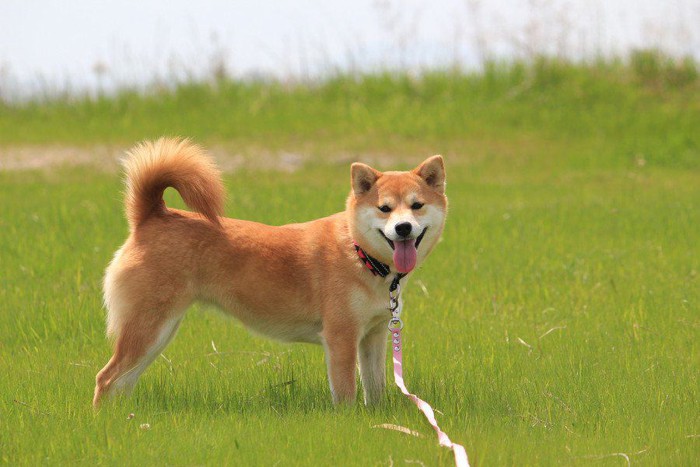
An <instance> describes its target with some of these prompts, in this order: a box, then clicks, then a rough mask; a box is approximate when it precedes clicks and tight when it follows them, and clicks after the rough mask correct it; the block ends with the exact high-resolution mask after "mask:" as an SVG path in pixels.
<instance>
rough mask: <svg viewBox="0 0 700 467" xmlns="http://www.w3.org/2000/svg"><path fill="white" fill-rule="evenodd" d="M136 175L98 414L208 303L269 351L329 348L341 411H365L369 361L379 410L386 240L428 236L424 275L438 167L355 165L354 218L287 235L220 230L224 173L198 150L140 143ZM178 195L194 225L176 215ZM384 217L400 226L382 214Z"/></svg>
mask: <svg viewBox="0 0 700 467" xmlns="http://www.w3.org/2000/svg"><path fill="white" fill-rule="evenodd" d="M125 169H126V217H127V219H128V221H129V227H130V231H131V232H130V235H129V238H128V239H127V240H126V243H124V245H123V246H122V247H121V248H120V249H119V250H118V251H117V252H116V254H115V255H114V259H113V260H112V262H111V264H110V265H109V267H108V268H107V272H106V275H105V281H104V299H105V305H106V308H107V310H108V315H107V333H108V335H109V336H110V337H111V338H113V339H114V355H113V356H112V358H111V359H110V360H109V362H108V363H107V365H106V366H105V367H104V368H103V369H102V370H101V371H100V372H99V373H98V374H97V378H96V382H97V384H96V387H95V396H94V400H93V404H94V405H95V406H97V405H98V404H99V403H100V401H101V400H102V399H103V397H104V396H106V395H108V394H114V393H119V392H122V391H125V390H129V389H131V388H132V387H133V386H134V384H135V383H136V381H137V380H138V378H139V376H140V375H141V373H142V372H143V371H144V370H145V369H146V367H148V365H149V364H150V363H151V362H153V360H154V359H155V358H156V357H157V356H158V355H159V354H160V353H161V352H162V351H163V349H164V348H165V346H166V345H167V344H168V342H170V340H171V339H172V338H173V336H174V335H175V333H176V332H177V329H178V326H179V324H180V321H181V320H182V317H183V315H184V313H185V310H186V309H187V307H188V306H189V305H190V304H191V303H192V302H194V301H197V300H198V301H204V302H209V303H214V304H216V305H217V306H218V307H220V308H221V309H222V310H224V311H225V312H226V313H228V314H231V315H233V316H235V317H237V318H238V319H239V320H240V321H242V322H243V323H244V324H245V325H246V326H247V327H249V328H250V329H253V330H255V331H257V332H259V333H262V334H265V335H267V336H270V337H272V338H276V339H280V340H284V341H297V342H312V343H319V344H322V345H323V346H324V348H325V352H326V361H327V365H328V379H329V382H330V387H331V392H332V395H333V401H334V402H335V403H338V402H352V401H353V400H354V399H355V395H356V387H355V368H356V365H357V362H358V358H359V364H360V373H361V380H362V385H363V389H364V397H365V403H373V402H377V401H378V400H379V399H380V397H381V395H382V392H383V389H384V386H385V356H386V341H387V339H386V337H387V322H388V318H389V313H388V311H387V308H386V307H387V300H388V287H389V283H390V282H391V280H392V278H393V277H394V272H395V270H396V268H395V267H394V262H393V261H392V254H393V251H392V246H391V245H390V242H388V241H387V239H390V240H393V241H394V242H396V241H401V240H402V239H403V238H408V239H409V240H410V239H415V238H416V237H417V236H418V235H419V234H420V233H421V232H423V231H424V229H426V228H427V230H425V233H424V238H423V239H422V241H421V243H420V245H419V248H418V251H417V261H416V262H414V265H419V264H420V263H421V262H422V261H423V259H425V257H426V256H427V255H428V253H429V252H430V251H431V250H432V248H433V247H434V246H435V244H436V243H437V241H438V239H439V238H440V235H441V232H442V229H443V225H444V222H445V216H446V212H447V198H446V197H445V194H444V189H445V170H444V166H443V160H442V157H441V156H433V157H431V158H429V159H427V160H426V161H425V162H423V163H422V164H421V165H420V166H418V167H417V168H416V169H414V170H412V171H410V172H384V173H382V172H379V171H376V170H374V169H373V168H371V167H369V166H367V165H365V164H360V163H355V164H353V165H352V170H351V183H352V191H351V193H350V195H349V196H348V199H347V205H346V210H345V211H343V212H340V213H337V214H334V215H332V216H329V217H325V218H322V219H317V220H314V221H311V222H306V223H302V224H290V225H284V226H280V227H273V226H268V225H263V224H259V223H256V222H250V221H244V220H236V219H228V218H223V217H220V215H221V213H222V207H223V205H224V188H223V185H222V182H221V179H220V175H219V172H218V170H217V169H216V167H215V166H214V164H213V162H212V161H211V159H210V158H209V157H208V156H207V155H206V153H205V152H204V151H203V150H202V149H200V148H199V147H197V146H195V145H194V144H192V143H190V142H188V141H187V140H175V139H160V140H158V141H156V142H154V143H150V142H146V143H142V144H140V145H138V146H136V147H135V148H133V149H132V150H131V151H130V152H129V154H128V157H127V159H126V161H125ZM167 187H174V188H175V189H176V190H177V191H178V192H179V193H180V195H181V196H182V198H183V199H184V201H185V203H186V204H187V205H188V206H189V207H190V208H192V209H193V210H194V211H196V213H193V212H188V211H181V210H177V209H170V208H167V207H166V206H165V203H164V202H163V198H162V195H163V191H164V190H165V189H166V188H167ZM290 202H293V200H290ZM416 203H419V204H423V206H422V207H419V205H418V204H416ZM383 206H386V207H385V208H384V209H385V210H386V209H387V207H388V208H391V212H388V213H385V212H382V211H381V210H380V209H378V208H380V207H383ZM407 222H408V223H410V224H411V227H412V232H411V233H410V234H409V235H408V236H405V237H400V236H399V235H398V233H397V231H396V226H397V225H398V224H402V223H403V224H405V223H407ZM384 237H386V238H384ZM353 241H355V242H356V243H357V244H358V245H360V246H361V248H362V249H364V250H365V251H366V252H367V253H369V254H370V255H372V256H374V257H375V258H377V259H379V260H381V261H382V262H384V263H386V264H388V265H390V266H391V267H392V274H390V275H389V276H388V277H386V278H381V277H379V276H374V275H373V274H372V273H371V272H370V271H369V270H368V269H367V268H366V267H365V265H363V263H362V262H361V261H360V260H359V259H358V255H357V253H356V251H355V248H354V246H353ZM411 268H412V267H411ZM406 280H407V279H403V281H402V284H403V283H405V281H406Z"/></svg>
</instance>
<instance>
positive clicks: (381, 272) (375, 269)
mask: <svg viewBox="0 0 700 467" xmlns="http://www.w3.org/2000/svg"><path fill="white" fill-rule="evenodd" d="M352 243H353V245H355V251H356V252H357V256H358V257H359V258H360V261H362V263H363V264H364V265H365V266H367V269H369V270H370V271H372V275H375V276H379V277H382V278H384V277H386V276H388V275H389V274H391V268H390V267H389V265H388V264H385V263H382V262H381V261H379V260H378V259H377V258H374V257H372V256H370V255H368V254H367V252H365V250H363V249H362V247H361V246H360V245H358V244H357V242H355V241H353V242H352ZM405 275H406V274H404V273H401V272H398V273H396V277H394V280H393V281H392V282H391V285H390V286H389V290H390V291H392V292H393V291H394V290H396V287H397V286H398V285H399V281H400V280H401V279H403V277H404V276H405Z"/></svg>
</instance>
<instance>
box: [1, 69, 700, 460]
mask: <svg viewBox="0 0 700 467" xmlns="http://www.w3.org/2000/svg"><path fill="white" fill-rule="evenodd" d="M642 58H644V57H642ZM642 58H640V60H642ZM644 59H645V60H647V58H644ZM542 66H543V67H545V68H546V69H545V70H544V71H537V66H533V67H518V66H513V67H509V68H506V69H500V68H497V69H493V70H487V71H486V73H485V74H483V75H480V76H457V75H451V74H432V75H431V74H429V75H426V76H425V77H424V78H423V79H422V80H418V81H413V80H411V79H410V78H408V77H392V76H388V75H386V76H372V77H365V78H363V79H361V80H354V79H351V78H348V77H345V78H338V79H335V80H332V81H329V82H327V83H323V84H321V85H318V86H299V87H294V88H292V89H288V88H285V87H284V86H282V85H279V84H270V85H264V84H249V83H248V84H245V83H220V85H219V86H218V87H216V88H214V87H211V86H208V85H187V86H184V87H182V88H179V89H177V90H176V91H174V92H171V93H165V94H160V95H149V96H137V95H132V94H124V95H121V96H118V97H116V98H114V99H107V98H105V99H102V100H98V101H90V100H78V101H73V100H66V101H61V100H55V101H50V102H43V103H39V102H34V103H29V104H26V105H23V106H19V107H10V106H4V107H3V108H2V110H0V122H1V123H0V135H1V138H2V139H3V141H4V142H5V143H6V144H12V145H18V144H43V143H51V144H57V143H61V144H70V145H90V144H94V143H100V142H109V143H114V144H122V143H124V142H127V141H130V140H132V139H139V138H142V137H151V136H156V135H157V134H159V133H168V134H176V133H179V134H186V135H193V136H195V137H197V138H198V139H199V140H203V141H205V142H208V143H211V144H215V143H223V144H230V145H236V144H241V145H242V146H243V147H245V148H248V149H247V150H250V151H253V150H254V148H256V147H264V148H270V149H271V150H275V149H279V148H293V149H295V150H306V151H309V152H312V153H314V154H316V158H315V159H314V160H313V163H311V162H309V163H307V164H306V165H305V166H304V167H302V168H301V169H300V170H298V171H297V172H294V173H291V174H288V173H284V174H283V173H278V172H275V171H260V170H243V171H239V172H236V173H233V174H229V175H228V176H227V179H226V182H227V186H228V191H229V203H228V206H227V214H228V215H230V216H234V217H241V218H248V219H256V220H260V221H263V222H269V223H276V224H280V223H286V222H293V221H301V220H306V219H310V218H314V217H318V216H322V215H326V214H329V213H332V212H335V211H337V210H339V209H341V208H342V205H343V202H344V197H345V196H346V194H347V191H348V189H349V187H348V179H349V175H348V171H349V169H348V167H347V164H345V163H342V164H340V163H338V161H337V159H336V158H335V157H328V156H334V155H335V154H337V153H338V152H339V151H340V150H341V149H343V148H345V149H347V151H348V152H350V153H354V152H357V153H360V154H365V153H384V154H403V155H405V157H406V158H407V159H413V158H416V157H419V156H420V155H428V154H431V153H433V152H440V151H442V152H444V153H445V155H446V160H447V165H448V167H447V169H448V182H449V183H448V195H449V197H450V215H449V219H448V223H447V227H446V231H445V234H444V240H443V242H442V243H441V244H440V245H439V246H438V247H437V248H436V250H435V252H434V253H433V255H432V256H431V257H430V259H429V260H428V261H427V263H426V264H425V265H424V266H423V267H422V268H421V269H420V270H419V271H417V272H416V274H415V277H414V279H413V280H412V283H411V284H410V286H409V287H408V289H407V290H406V292H405V294H406V295H405V300H406V306H405V309H404V310H405V313H406V322H407V327H406V335H405V339H406V353H405V359H406V366H407V368H406V378H407V385H408V387H409V389H411V390H413V391H414V392H416V393H417V394H419V395H420V396H422V397H423V398H424V399H426V400H428V401H429V402H430V403H431V404H433V406H434V407H436V408H438V409H439V410H440V411H441V412H443V415H438V417H439V421H440V422H441V425H442V426H443V428H444V429H445V431H447V433H449V435H450V436H451V437H452V438H453V439H454V440H456V441H458V442H461V443H462V444H464V445H465V446H466V448H467V451H468V452H469V455H470V459H471V461H472V462H473V463H474V464H476V465H503V464H518V465H523V464H525V465H533V464H544V465H551V464H591V463H595V464H602V465H622V464H624V463H625V459H624V456H623V455H622V453H624V454H625V455H626V456H628V457H629V459H630V461H631V462H633V463H636V462H645V463H648V464H652V465H690V464H692V463H693V462H695V460H696V459H698V458H699V457H700V439H699V438H698V435H700V417H698V414H699V413H700V407H699V406H698V405H699V404H698V400H700V390H699V388H700V385H699V384H698V368H699V366H700V365H699V364H700V345H699V344H698V342H699V339H698V337H699V332H700V331H699V329H700V313H699V312H698V311H699V306H700V286H699V285H700V284H699V281H700V279H699V277H698V275H699V273H700V251H699V250H698V245H699V244H700V231H699V230H698V229H697V226H698V225H699V224H700V207H699V205H698V199H700V171H698V168H700V163H699V161H698V159H699V158H700V156H699V154H698V142H699V141H698V138H700V135H699V134H698V132H697V128H699V127H700V112H699V109H700V107H699V106H700V104H699V102H698V98H697V82H696V81H692V80H691V81H690V82H683V83H680V84H678V83H677V82H675V81H672V82H671V81H667V80H664V79H661V78H658V79H648V80H645V79H642V78H643V77H644V76H646V75H643V74H642V75H640V74H639V73H642V72H638V71H635V69H636V68H634V67H625V66H622V65H619V64H618V65H616V64H607V65H606V64H600V65H595V66H591V67H589V68H585V67H582V66H573V65H557V66H554V65H553V64H550V65H546V66H545V65H542ZM645 67H646V68H645ZM637 68H639V69H641V70H642V71H643V72H644V73H647V72H646V71H644V70H647V69H648V68H649V67H648V66H646V65H638V66H637ZM657 68H658V67H657ZM661 69H662V71H663V70H664V69H665V68H663V67H662V68H661ZM538 73H539V74H540V75H542V76H541V77H540V78H537V76H538ZM655 73H656V72H655ZM654 76H657V77H658V73H657V74H656V75H654ZM662 76H663V74H662ZM545 78H546V79H545ZM543 80H544V81H543ZM234 91H235V92H238V93H241V96H242V97H240V99H239V100H236V99H234V98H233V97H232V96H233V95H235V93H234ZM246 93H248V94H246ZM263 95H266V96H268V97H267V98H266V99H267V100H263V101H262V102H261V104H260V107H259V110H258V111H257V113H256V112H255V109H254V108H251V107H249V106H247V105H249V104H250V103H251V102H253V98H254V97H255V98H260V96H263ZM245 115H249V118H248V119H246V118H245ZM110 122H111V123H110ZM380 168H382V169H390V168H408V163H407V162H405V161H403V158H402V157H398V158H396V163H395V164H393V165H392V166H391V167H389V166H383V167H380ZM120 190H121V184H120V180H119V177H118V176H117V175H116V174H112V173H105V172H101V171H96V170H91V169H81V168H63V169H54V170H51V171H46V170H44V171H24V172H0V206H2V211H1V212H2V214H1V215H0V280H1V281H2V287H1V288H0V374H2V375H4V377H3V378H2V379H0V395H2V397H1V398H0V446H1V447H2V449H0V459H1V460H2V462H4V463H8V464H25V465H26V464H96V463H100V464H145V463H157V464H186V465H191V464H211V465H216V464H242V465H245V464H251V465H270V464H274V463H280V464H292V465H298V464H301V465H312V464H327V465H328V464H343V465H389V464H390V463H391V462H392V461H393V462H394V463H395V464H399V465H402V464H405V463H410V461H421V462H423V463H425V464H426V465H449V464H450V462H451V455H450V453H449V451H447V450H446V449H444V448H440V447H439V446H438V445H437V443H436V441H435V439H434V437H433V433H432V431H431V430H430V428H429V426H428V425H427V424H426V423H425V422H424V421H423V419H422V418H421V415H420V414H419V413H418V412H417V411H416V410H415V408H414V407H413V406H412V405H411V404H410V402H408V401H407V400H404V398H403V397H402V396H401V395H400V394H399V392H398V390H396V389H395V388H393V387H390V388H389V389H388V391H387V396H386V400H385V401H384V403H383V405H382V406H380V407H378V408H372V409H368V408H365V407H363V406H362V405H361V404H358V405H356V406H354V407H351V408H341V409H334V408H333V407H332V405H331V404H330V395H329V393H328V389H327V383H326V376H325V365H324V362H323V353H322V351H321V349H320V348H318V347H314V346H308V345H302V344H297V345H283V344H278V343H275V342H270V341H267V340H264V339H262V338H259V337H256V336H253V335H250V334H249V333H248V332H247V331H245V330H244V329H243V328H242V327H241V326H240V325H238V324H236V323H235V322H233V321H229V320H226V319H224V318H222V317H221V316H219V315H217V314H216V313H211V312H210V311H211V310H207V309H204V308H202V307H195V308H194V309H193V310H191V312H190V313H189V314H188V316H187V318H186V319H185V323H184V324H183V326H182V328H181V331H180V333H179V335H178V337H177V338H176V339H175V341H174V342H173V343H172V344H171V345H170V346H169V347H168V348H167V349H166V351H165V353H164V358H160V359H158V360H157V361H156V363H154V365H153V366H152V367H151V368H150V369H149V370H148V371H147V372H146V373H145V374H144V376H143V378H142V380H141V382H140V383H139V386H137V389H136V391H135V393H134V395H133V396H132V397H131V398H126V399H122V400H118V401H115V402H114V403H113V404H109V405H107V406H105V407H104V408H103V409H102V410H101V411H100V412H99V413H94V412H93V411H92V409H91V407H90V398H91V393H92V389H93V384H94V376H95V373H96V372H97V370H98V369H99V368H100V367H101V366H102V365H103V364H104V363H105V361H106V359H107V358H108V357H109V345H108V343H107V341H106V340H105V338H104V323H103V312H102V310H101V291H100V288H101V279H102V272H103V270H104V267H105V266H106V264H107V263H108V261H109V259H110V257H111V255H112V254H113V252H114V250H115V249H116V248H117V247H118V246H119V245H120V243H121V242H122V241H123V240H124V238H125V236H126V222H125V221H124V219H123V214H122V200H121V195H120ZM167 202H168V204H169V205H174V206H182V204H181V201H180V200H179V198H178V197H177V196H176V194H174V193H171V192H169V193H168V194H167ZM212 341H213V342H214V343H215V345H216V347H217V349H218V351H219V352H221V354H215V353H214V351H213V348H212ZM130 413H133V414H134V418H133V419H130V420H129V419H127V418H128V416H129V414H130ZM382 423H394V424H398V425H402V426H407V427H409V428H411V429H414V430H418V431H419V432H421V433H422V434H424V435H425V437H424V438H414V437H411V436H407V435H404V434H401V433H398V432H394V431H388V430H383V429H379V428H373V426H374V425H378V424H382ZM141 424H149V425H150V429H148V430H142V429H141V428H140V425H141Z"/></svg>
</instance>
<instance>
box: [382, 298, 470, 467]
mask: <svg viewBox="0 0 700 467" xmlns="http://www.w3.org/2000/svg"><path fill="white" fill-rule="evenodd" d="M400 293H401V289H400V287H399V288H398V290H397V291H396V293H395V294H393V293H392V292H389V296H390V303H389V309H390V310H391V314H392V318H391V320H390V321H389V330H390V331H391V348H392V351H393V354H394V382H395V383H396V385H397V386H398V387H399V389H401V392H402V393H403V394H404V395H405V396H406V397H408V398H409V399H411V400H412V401H413V403H414V404H416V406H417V407H418V408H419V409H420V411H421V412H423V415H425V418H427V419H428V422H429V423H430V425H431V426H432V427H433V429H434V430H435V433H437V436H438V441H439V442H440V446H444V447H446V448H449V449H452V452H453V453H454V455H455V465H456V466H457V467H469V459H467V451H466V450H465V449H464V446H462V445H461V444H457V443H453V442H452V441H451V440H450V437H449V436H447V433H445V432H444V431H442V430H441V429H440V427H439V426H438V424H437V420H436V419H435V412H434V411H433V408H432V407H431V406H430V404H428V403H427V402H425V401H424V400H423V399H421V398H420V397H418V396H416V395H415V394H411V393H410V392H409V391H408V389H406V385H405V384H404V382H403V356H402V354H401V351H402V341H401V329H402V328H403V321H401V318H400V316H401V303H400V302H399V300H398V297H399V294H400Z"/></svg>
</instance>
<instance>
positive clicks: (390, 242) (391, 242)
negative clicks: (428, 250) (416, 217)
mask: <svg viewBox="0 0 700 467" xmlns="http://www.w3.org/2000/svg"><path fill="white" fill-rule="evenodd" d="M377 230H378V231H379V234H380V235H381V236H382V237H384V240H386V242H387V243H388V244H389V246H390V247H391V249H392V250H396V245H394V241H393V240H391V239H390V238H389V237H387V236H386V235H384V231H383V230H382V229H377ZM427 231H428V228H427V227H426V228H424V229H423V231H422V232H421V233H420V235H418V237H417V238H416V248H418V245H420V242H421V241H422V240H423V237H424V236H425V232H427ZM400 241H405V240H400Z"/></svg>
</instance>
